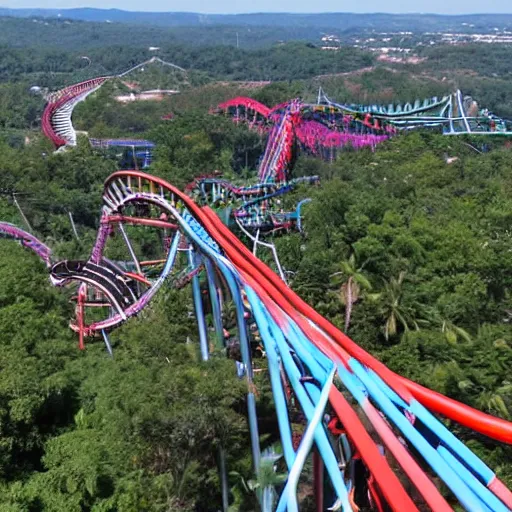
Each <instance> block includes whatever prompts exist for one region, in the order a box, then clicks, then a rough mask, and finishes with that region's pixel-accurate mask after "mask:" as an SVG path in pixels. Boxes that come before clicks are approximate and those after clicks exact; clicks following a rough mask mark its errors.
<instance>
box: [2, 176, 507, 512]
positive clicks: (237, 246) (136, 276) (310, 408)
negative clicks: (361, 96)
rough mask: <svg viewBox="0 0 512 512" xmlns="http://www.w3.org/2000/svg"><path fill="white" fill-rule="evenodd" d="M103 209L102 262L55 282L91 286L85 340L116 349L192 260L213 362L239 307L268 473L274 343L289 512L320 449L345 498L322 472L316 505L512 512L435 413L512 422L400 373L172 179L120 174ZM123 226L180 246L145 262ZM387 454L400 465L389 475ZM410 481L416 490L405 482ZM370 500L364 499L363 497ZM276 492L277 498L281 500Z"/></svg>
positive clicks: (502, 426)
mask: <svg viewBox="0 0 512 512" xmlns="http://www.w3.org/2000/svg"><path fill="white" fill-rule="evenodd" d="M103 201H104V206H103V209H102V221H101V228H100V230H99V233H98V237H97V241H96V244H95V247H94V249H93V252H92V255H91V258H90V259H89V261H87V262H60V263H56V264H55V265H53V266H52V268H51V272H52V275H53V276H54V278H59V279H61V280H63V281H65V282H67V283H70V282H73V281H77V282H78V286H79V294H78V296H79V301H78V302H79V307H78V310H77V321H76V322H74V325H75V330H78V331H79V332H80V331H84V329H86V334H88V335H91V334H94V333H95V332H97V333H101V334H103V336H104V337H105V339H106V340H107V339H108V337H107V335H106V332H107V331H108V330H109V329H111V328H114V327H116V326H118V325H120V324H121V323H122V322H123V321H126V320H127V319H128V318H129V317H130V316H133V315H135V314H137V313H138V312H140V311H142V309H143V308H144V307H145V306H146V305H147V304H148V303H149V301H150V300H151V298H152V297H153V296H154V295H155V293H156V291H157V290H158V289H159V288H160V287H161V286H162V284H163V282H164V281H165V280H166V279H167V278H168V277H169V276H170V275H171V272H172V271H173V269H174V268H175V267H176V266H177V264H178V261H179V260H180V257H179V253H180V252H181V253H182V255H183V254H185V255H186V260H187V262H186V264H185V270H186V271H187V272H190V274H189V275H190V280H191V282H192V290H193V297H194V305H195V312H196V319H197V323H198V329H199V340H200V347H201V355H202V358H203V360H207V359H208V358H209V356H210V343H209V341H210V340H209V334H208V333H209V331H210V328H211V329H213V332H215V335H216V338H217V343H218V344H219V346H223V344H224V342H225V340H224V335H223V322H222V316H221V310H222V304H223V303H224V300H223V299H224V298H225V297H226V296H229V297H230V298H231V300H232V301H233V302H234V304H235V306H236V320H237V332H238V337H239V342H240V351H241V358H242V361H241V364H242V367H243V369H244V373H245V375H244V378H245V379H246V381H247V390H248V391H247V405H248V415H249V425H250V436H251V444H252V451H253V459H254V470H255V471H256V472H258V471H259V468H260V463H261V459H262V458H264V457H265V454H261V452H260V447H259V435H258V422H257V407H256V401H255V396H254V382H253V362H252V361H251V356H252V344H251V336H250V333H251V332H253V331H254V329H252V328H250V327H254V326H256V329H257V332H258V333H259V336H260V338H261V342H262V344H263V347H264V351H265V354H266V357H267V360H268V371H269V377H270V381H271V385H272V391H273V395H274V401H275V404H276V413H277V419H278V425H279V432H280V436H281V443H282V447H283V455H284V461H285V464H286V466H287V468H288V479H287V481H286V484H285V486H284V489H283V490H282V492H281V495H280V496H279V497H278V503H277V508H276V510H278V511H284V510H289V511H295V510H298V501H297V493H296V490H297V482H298V478H299V476H300V474H301V472H302V471H303V466H304V462H305V458H306V456H307V455H308V453H309V452H310V450H311V447H312V445H313V443H315V445H316V448H317V450H318V453H319V456H320V458H321V460H322V462H323V464H324V467H325V475H326V476H327V478H328V479H329V482H330V485H331V487H332V489H333V491H334V492H333V496H331V497H328V496H324V495H323V491H322V489H323V485H322V482H321V480H322V478H323V476H322V475H323V472H322V471H318V472H317V475H316V477H317V479H318V480H317V482H316V485H315V493H316V495H315V500H316V503H317V504H320V505H319V507H320V508H319V509H321V510H325V509H326V508H327V507H330V506H331V505H332V506H333V507H334V509H338V510H343V511H345V512H347V511H357V510H359V508H358V507H366V508H371V509H372V510H376V511H379V512H383V511H384V510H385V509H386V508H385V507H386V506H389V508H390V509H391V510H393V511H397V512H404V511H407V512H409V511H415V510H419V509H420V507H421V506H423V504H426V505H427V506H428V507H429V508H430V509H431V510H434V511H436V512H438V511H449V510H452V506H454V505H455V503H459V504H460V505H461V506H462V507H463V508H464V509H465V510H468V511H483V512H488V511H497V512H505V511H508V510H511V509H512V493H511V492H510V491H509V490H508V489H507V488H506V487H505V485H504V484H503V483H502V482H501V480H499V479H498V477H497V476H496V475H495V473H494V472H493V471H492V470H491V469H490V468H488V467H487V466H486V465H485V464H484V463H483V462H482V461H481V460H480V459H479V458H478V457H477V456H476V455H475V454H473V453H472V452H471V451H470V450H469V449H468V448H467V447H466V446H465V445H464V444H463V443H462V442H461V441H460V440H459V439H458V438H457V437H455V436H454V435H453V434H452V433H451V432H450V431H449V430H448V429H447V428H446V426H445V425H444V424H443V423H441V422H440V421H439V420H438V419H437V417H436V416H435V415H434V414H439V415H442V416H444V417H446V418H449V419H450V420H452V421H454V422H457V423H459V424H461V425H463V426H465V427H467V428H468V429H471V430H473V431H475V432H478V433H480V434H483V435H486V436H489V437H491V438H493V439H496V440H497V441H500V442H503V443H509V444H512V423H510V422H507V421H505V420H501V419H498V418H494V417H491V416H489V415H487V414H484V413H482V412H479V411H477V410H474V409H472V408H470V407H468V406H466V405H464V404H461V403H459V402H456V401H454V400H452V399H450V398H447V397H445V396H443V395H440V394H438V393H435V392H433V391H431V390H429V389H427V388H424V387H422V386H420V385H418V384H416V383H414V382H411V381H409V380H408V379H406V378H404V377H401V376H400V375H397V374H395V373H393V372H392V371H391V370H390V369H388V368H387V367H386V366H385V365H383V364H382V363H381V362H379V361H378V360H376V359H375V358H374V357H372V356H371V355H370V354H368V353H367V352H365V351H364V350H363V349H362V348H361V347H359V346H358V345H357V344H356V343H355V342H354V341H352V340H351V339H350V338H348V337H347V336H346V335H344V334H343V333H342V332H341V331H339V330H338V329H337V328H336V327H335V326H334V325H333V324H331V323H330V322H329V321H328V320H326V319H325V318H323V317H322V316H321V315H319V314H318V313H317V312H316V311H315V310H314V309H313V308H311V307H310V306H309V305H307V304H306V303H305V302H304V301H303V300H301V299H300V298H299V297H298V296H297V295H296V294H295V293H294V292H293V291H292V290H291V289H290V288H288V287H287V286H286V285H285V283H284V282H283V281H282V280H281V279H279V278H278V276H277V275H276V274H275V273H274V272H273V271H272V270H271V269H270V268H269V267H267V266H266V265H265V264H264V263H263V262H261V261H260V260H258V258H256V257H255V256H254V255H253V254H252V253H251V252H250V251H249V250H248V249H247V248H246V247H245V246H244V245H243V244H242V243H241V242H240V241H239V240H238V239H237V238H236V237H235V235H234V234H233V233H232V232H231V231H230V230H229V229H228V228H227V227H226V226H225V225H223V224H222V222H220V220H219V218H218V217H217V215H216V214H215V213H214V212H213V210H211V209H210V208H209V207H207V206H205V207H200V206H199V205H197V204H196V203H195V202H194V201H193V200H192V199H191V198H190V197H189V196H187V195H186V194H185V193H184V192H182V191H180V190H178V189H177V188H176V187H174V186H172V185H171V184H169V183H167V182H165V181H164V180H162V179H160V178H157V177H153V176H150V175H148V174H145V173H142V172H140V171H120V172H117V173H114V174H113V175H112V176H110V177H109V178H108V179H107V181H106V182H105V187H104V193H103ZM124 225H131V226H132V227H133V228H137V227H138V228H140V229H148V228H149V227H151V228H154V229H157V230H164V231H165V232H166V233H167V234H168V235H170V236H169V239H170V243H166V244H165V246H164V249H163V255H164V257H163V258H161V259H159V260H157V261H149V262H143V261H142V260H140V258H138V257H137V255H136V254H135V250H134V249H133V247H132V246H131V244H130V243H129V240H128V236H127V235H126V231H125V229H124V227H123V226H124ZM116 227H117V228H118V229H119V231H120V232H121V234H122V235H123V237H124V238H125V240H126V242H127V246H128V248H129V249H130V248H131V250H130V254H131V255H132V257H133V261H132V262H131V264H132V266H133V267H134V271H127V270H126V269H122V268H121V267H120V266H119V265H117V264H114V263H112V262H110V261H109V260H107V259H106V258H105V257H104V252H105V250H106V246H107V242H108V240H109V239H110V238H111V235H112V233H113V231H114V230H115V229H116ZM5 232H6V233H7V235H8V236H12V237H14V238H16V239H18V240H20V239H21V240H25V237H24V235H23V234H21V233H19V232H17V231H13V230H12V229H10V228H7V229H6V230H5ZM29 247H31V248H32V246H30V245H29ZM155 264H160V265H161V266H160V267H159V270H158V276H157V277H156V279H155V278H151V277H150V276H149V274H147V273H146V271H145V269H146V268H148V267H147V266H152V265H155ZM199 267H201V270H198V268H199ZM153 268H155V267H153ZM201 273H203V274H206V282H205V285H206V290H207V301H206V303H205V302H204V300H202V296H203V294H202V293H201V289H200V286H201V285H200V280H199V275H200V274H201ZM179 275H180V276H181V275H182V273H180V274H179ZM138 284H141V285H143V289H142V290H139V289H137V286H136V285H138ZM88 286H92V287H93V288H94V289H95V290H96V295H95V300H96V302H98V301H99V302H103V303H107V304H108V305H109V307H110V309H111V313H110V314H109V315H108V318H106V319H104V320H100V321H96V322H94V323H92V324H90V325H88V326H85V325H84V318H83V313H84V308H86V307H87V301H88V300H90V299H89V297H88V295H87V290H86V288H87V287H88ZM80 296H81V297H82V298H81V299H80ZM80 301H81V303H80ZM80 304H81V305H80ZM208 304H209V305H210V307H211V310H212V313H213V314H212V324H213V325H211V326H209V325H207V323H206V316H205V314H204V313H205V311H204V307H205V306H208ZM91 305H94V304H93V303H90V304H89V306H91ZM108 346H109V345H108ZM109 348H110V346H109ZM289 390H291V391H292V393H293V396H294V397H295V400H296V403H298V404H299V405H300V408H301V410H302V412H303V414H304V416H305V418H306V429H305V432H304V435H303V437H302V441H301V442H300V444H299V446H297V445H296V443H294V442H293V436H292V432H291V427H290V422H291V417H290V414H289V396H290V395H289ZM326 414H327V415H328V417H326ZM375 438H378V441H376V440H375ZM383 451H384V455H383ZM388 456H391V457H392V458H393V459H394V460H395V461H396V463H393V464H390V462H389V458H388ZM360 464H363V467H365V468H366V471H367V475H368V476H361V475H364V472H362V473H361V472H360V471H359V470H357V468H359V469H360V466H359V465H360ZM431 475H436V477H437V478H439V479H440V480H441V481H443V482H444V484H445V486H446V487H447V489H449V491H450V493H449V495H446V497H445V496H443V495H442V494H441V493H440V491H439V490H438V488H437V487H436V486H435V485H434V483H433V481H432V479H431ZM404 477H406V478H405V480H407V481H408V482H409V485H405V484H404V483H403V482H404ZM361 489H363V491H364V492H363V493H362V494H361V492H358V491H360V490H361ZM413 490H414V492H413ZM265 492H266V493H267V494H268V493H270V494H272V490H271V489H270V490H269V489H265ZM327 500H330V501H329V502H327ZM268 510H270V509H268Z"/></svg>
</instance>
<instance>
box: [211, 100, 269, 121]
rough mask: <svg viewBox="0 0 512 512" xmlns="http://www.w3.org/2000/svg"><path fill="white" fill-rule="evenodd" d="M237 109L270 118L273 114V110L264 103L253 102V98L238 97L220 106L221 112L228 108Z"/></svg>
mask: <svg viewBox="0 0 512 512" xmlns="http://www.w3.org/2000/svg"><path fill="white" fill-rule="evenodd" d="M237 107H244V108H246V109H247V110H253V111H254V112H257V113H258V114H261V115H262V116H263V117H268V116H269V115H270V112H271V109H270V108H268V107H267V106H266V105H263V103H260V102H259V101H256V100H253V99H252V98H247V97H246V96H238V97H236V98H232V99H230V100H228V101H225V102H224V103H220V104H219V106H218V108H219V109H220V110H227V109H228V108H237Z"/></svg>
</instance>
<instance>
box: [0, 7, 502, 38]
mask: <svg viewBox="0 0 512 512" xmlns="http://www.w3.org/2000/svg"><path fill="white" fill-rule="evenodd" d="M0 16H14V17H23V18H30V17H38V18H41V17H42V18H57V17H62V18H66V19H70V20H82V21H95V22H112V23H130V24H146V25H158V26H165V27H184V26H187V27H194V26H207V25H236V26H279V27H288V28H293V27H295V28H300V27H312V26H314V27H316V28H318V29H322V28H326V29H337V30H344V31H346V30H354V29H365V30H371V29H375V30H390V31H397V30H409V31H418V32H428V31H449V30H450V31H451V30H456V31H458V32H476V31H482V30H494V28H498V29H500V30H504V29H509V28H511V27H512V14H472V15H460V16H459V15H457V16H447V15H435V14H382V13H376V14H353V13H323V14H290V13H282V14H281V13H254V14H199V13H187V12H132V11H123V10H119V9H93V8H76V9H8V8H0Z"/></svg>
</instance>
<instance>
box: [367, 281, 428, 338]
mask: <svg viewBox="0 0 512 512" xmlns="http://www.w3.org/2000/svg"><path fill="white" fill-rule="evenodd" d="M405 275H406V272H404V271H402V272H400V274H399V275H398V278H394V277H392V278H391V279H390V280H389V282H387V283H386V284H385V285H384V291H383V292H381V293H377V294H372V296H371V297H372V299H374V300H378V301H380V302H381V308H382V309H381V311H382V314H383V316H384V318H385V319H386V323H385V325H384V337H385V338H386V340H389V337H390V336H395V335H396V334H397V332H398V326H399V325H401V326H402V327H403V329H404V330H405V331H409V330H410V325H413V326H414V327H415V328H416V329H419V327H418V324H417V322H416V320H414V316H413V312H412V310H411V308H408V307H405V306H403V304H402V296H403V289H402V285H403V282H404V279H405Z"/></svg>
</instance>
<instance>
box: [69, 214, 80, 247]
mask: <svg viewBox="0 0 512 512" xmlns="http://www.w3.org/2000/svg"><path fill="white" fill-rule="evenodd" d="M68 215H69V220H70V221H71V227H72V228H73V233H74V234H75V237H76V239H77V240H80V237H79V236H78V231H77V230H76V226H75V221H74V220H73V214H72V213H71V212H68Z"/></svg>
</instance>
